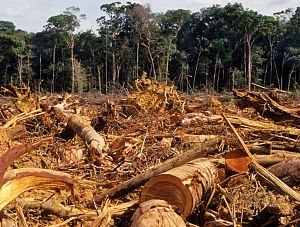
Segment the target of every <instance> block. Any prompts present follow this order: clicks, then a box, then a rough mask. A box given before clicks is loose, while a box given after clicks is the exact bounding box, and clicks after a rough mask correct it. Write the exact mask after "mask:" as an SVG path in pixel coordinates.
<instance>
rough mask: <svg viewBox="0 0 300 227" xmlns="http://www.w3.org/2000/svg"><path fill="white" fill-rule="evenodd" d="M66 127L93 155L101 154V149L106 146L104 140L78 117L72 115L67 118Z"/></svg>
mask: <svg viewBox="0 0 300 227" xmlns="http://www.w3.org/2000/svg"><path fill="white" fill-rule="evenodd" d="M68 127H69V128H70V129H72V130H73V131H74V132H75V133H76V134H78V135H79V136H80V137H81V139H82V140H83V141H84V142H85V143H86V144H87V145H88V147H89V149H90V150H91V151H92V152H93V153H95V152H97V153H98V154H99V155H101V154H102V149H103V148H104V147H105V145H106V143H105V139H104V138H103V137H102V136H100V135H99V134H98V133H97V132H96V131H95V129H94V128H93V127H92V126H91V125H89V124H87V123H86V122H85V121H84V120H83V119H82V118H81V117H80V116H79V115H77V114H73V115H71V116H70V117H69V119H68Z"/></svg>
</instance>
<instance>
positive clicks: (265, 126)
mask: <svg viewBox="0 0 300 227" xmlns="http://www.w3.org/2000/svg"><path fill="white" fill-rule="evenodd" d="M228 120H229V121H230V123H231V124H233V125H238V126H240V127H248V128H255V129H256V130H266V131H275V132H284V133H287V134H290V135H293V136H298V135H300V129H298V128H294V127H286V126H281V125H275V124H273V123H267V122H260V121H254V120H250V119H247V118H243V117H237V116H228Z"/></svg>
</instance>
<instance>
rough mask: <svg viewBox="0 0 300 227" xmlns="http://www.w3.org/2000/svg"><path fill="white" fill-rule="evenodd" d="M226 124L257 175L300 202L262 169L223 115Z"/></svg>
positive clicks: (285, 186) (277, 179)
mask: <svg viewBox="0 0 300 227" xmlns="http://www.w3.org/2000/svg"><path fill="white" fill-rule="evenodd" d="M222 116H223V118H224V120H225V122H226V123H227V124H228V126H229V127H230V129H231V130H232V132H233V133H234V135H235V137H236V138H237V140H238V141H239V143H240V145H241V146H242V148H243V150H244V152H245V153H246V154H247V155H248V156H249V158H250V159H251V165H252V166H253V168H254V169H255V170H256V172H257V173H259V174H260V175H261V176H262V177H263V178H264V179H265V180H267V181H268V182H269V183H271V184H272V185H273V186H275V188H276V189H280V190H279V191H281V192H284V193H285V194H287V195H289V196H290V197H292V198H293V199H295V200H297V201H299V202H300V195H299V194H298V193H297V192H295V191H294V190H293V189H292V188H290V187H289V186H288V185H286V184H285V183H283V182H282V181H281V180H280V179H279V178H277V177H276V176H274V175H273V174H272V173H270V172H269V171H268V170H267V169H265V168H264V167H262V166H261V165H260V164H259V163H258V162H257V161H256V160H255V158H254V157H253V155H252V154H251V152H250V150H249V148H248V147H247V145H246V144H245V142H244V141H243V139H242V138H241V137H240V135H239V134H238V132H237V131H236V129H235V128H234V127H233V125H232V124H231V123H230V121H229V120H228V118H227V117H226V116H225V114H222Z"/></svg>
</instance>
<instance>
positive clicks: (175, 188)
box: [140, 159, 217, 218]
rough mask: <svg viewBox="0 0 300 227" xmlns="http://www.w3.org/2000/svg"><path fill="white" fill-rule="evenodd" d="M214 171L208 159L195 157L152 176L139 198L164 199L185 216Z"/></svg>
mask: <svg viewBox="0 0 300 227" xmlns="http://www.w3.org/2000/svg"><path fill="white" fill-rule="evenodd" d="M216 175H217V169H216V168H215V167H214V165H213V164H212V163H211V162H210V161H208V160H207V159H196V160H193V161H191V162H188V163H186V164H185V165H183V166H179V167H177V168H174V169H171V170H169V171H167V172H165V173H163V174H161V175H158V176H156V177H154V178H152V179H151V180H150V181H148V182H147V183H146V185H145V186H144V187H143V189H142V192H141V198H140V202H141V203H142V202H145V201H147V200H151V199H163V200H165V201H167V202H168V203H170V204H171V205H174V206H176V207H177V208H178V210H179V212H180V213H181V214H182V215H183V216H184V217H185V218H186V217H188V216H189V215H190V214H191V213H192V212H193V211H194V210H195V209H196V208H197V207H198V205H199V204H200V203H201V201H202V198H203V196H204V194H205V193H206V192H207V191H208V190H209V189H210V187H211V186H212V184H213V182H214V180H215V178H216Z"/></svg>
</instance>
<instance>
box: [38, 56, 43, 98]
mask: <svg viewBox="0 0 300 227" xmlns="http://www.w3.org/2000/svg"><path fill="white" fill-rule="evenodd" d="M41 85H42V54H41V53H40V56H39V83H38V91H39V92H40V91H41Z"/></svg>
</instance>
